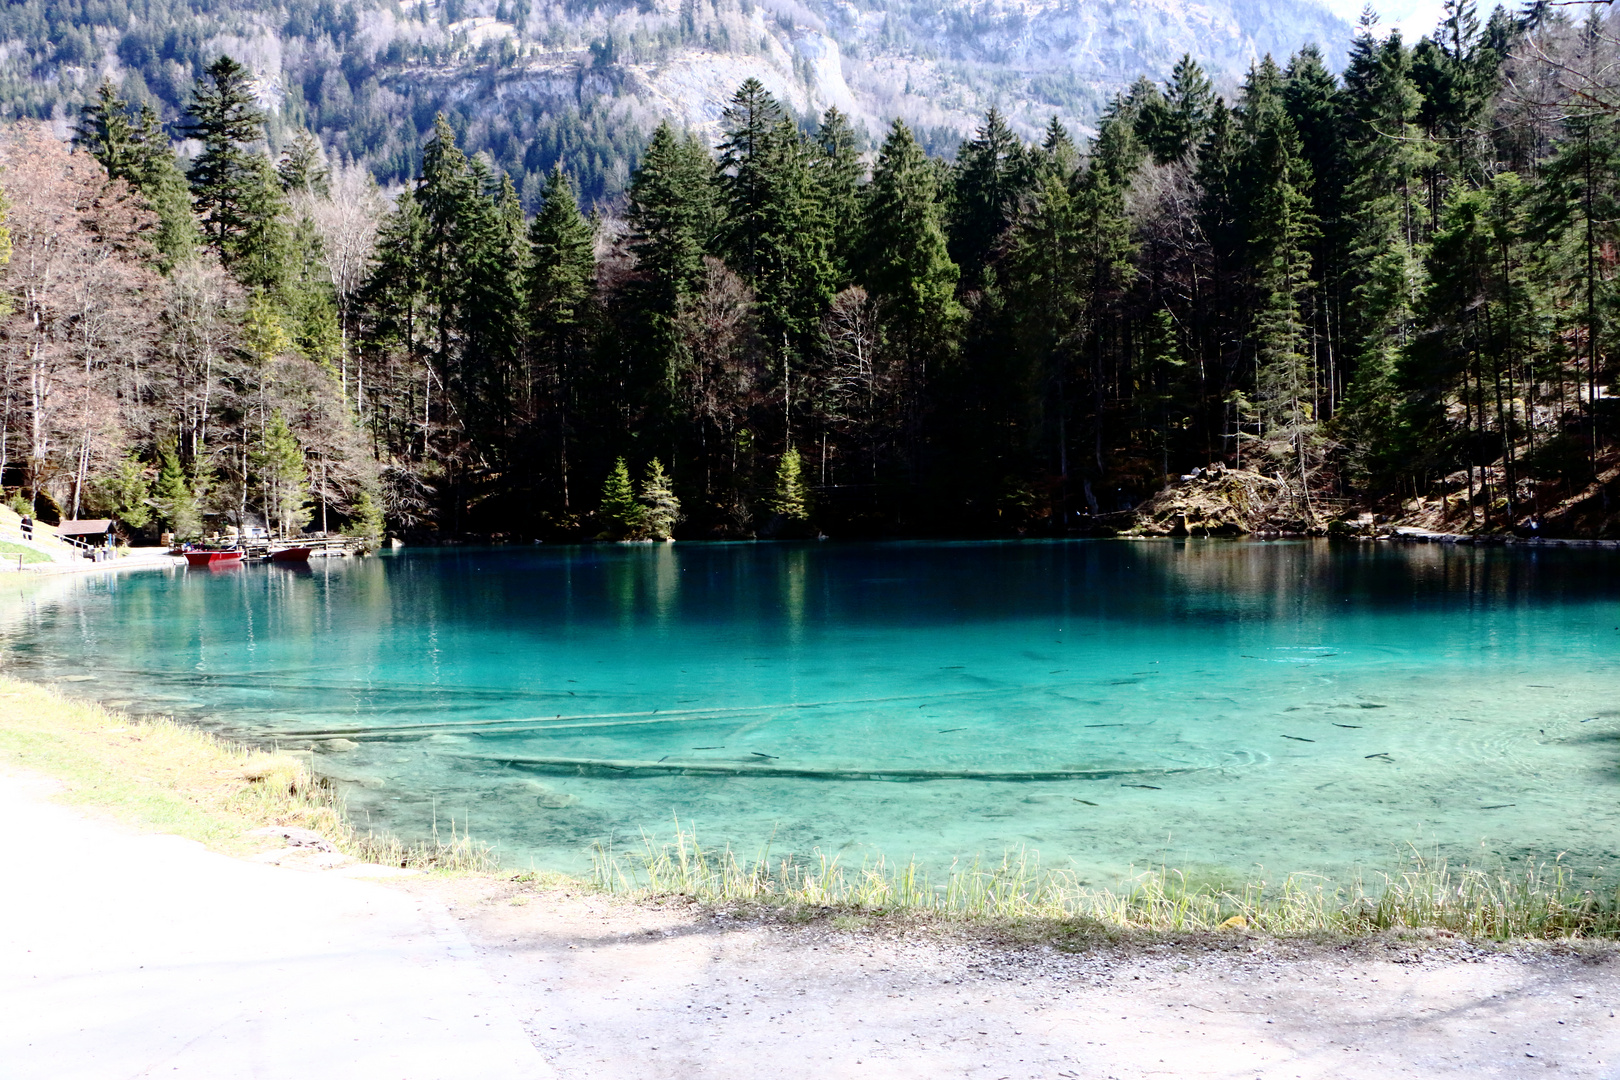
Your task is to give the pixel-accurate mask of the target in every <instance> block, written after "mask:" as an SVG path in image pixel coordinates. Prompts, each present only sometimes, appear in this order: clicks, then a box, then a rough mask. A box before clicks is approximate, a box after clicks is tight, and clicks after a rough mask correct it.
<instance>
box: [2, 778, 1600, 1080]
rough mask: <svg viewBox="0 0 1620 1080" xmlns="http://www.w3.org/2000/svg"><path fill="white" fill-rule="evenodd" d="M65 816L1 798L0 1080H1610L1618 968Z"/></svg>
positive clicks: (1533, 952) (1443, 946) (1582, 955)
mask: <svg viewBox="0 0 1620 1080" xmlns="http://www.w3.org/2000/svg"><path fill="white" fill-rule="evenodd" d="M58 790H59V785H57V784H56V782H54V781H51V780H47V779H44V778H42V777H39V776H37V775H36V774H30V773H26V772H23V771H20V770H15V771H0V814H3V815H4V817H5V820H6V821H7V824H8V826H9V832H10V834H11V835H10V845H11V859H10V866H11V868H12V869H11V870H10V871H9V873H8V877H9V879H10V880H9V881H8V887H7V888H5V889H3V890H0V1018H3V1019H0V1062H4V1063H5V1064H4V1067H3V1068H0V1073H3V1074H4V1075H5V1076H6V1077H7V1078H8V1080H11V1078H16V1080H34V1078H41V1080H43V1078H47V1077H48V1078H50V1080H70V1078H80V1077H82V1078H86V1080H89V1078H98V1080H99V1078H105V1077H135V1076H152V1077H157V1076H167V1077H178V1078H184V1077H197V1078H204V1077H206V1078H210V1080H215V1078H225V1077H230V1078H238V1077H253V1078H260V1077H263V1078H282V1077H286V1078H292V1077H298V1078H301V1080H324V1078H327V1077H331V1078H338V1077H344V1078H351V1077H356V1078H371V1077H377V1078H401V1080H418V1078H420V1080H429V1078H457V1080H459V1078H463V1077H465V1078H468V1080H471V1078H475V1077H476V1078H479V1080H504V1078H507V1077H512V1078H519V1077H522V1078H546V1077H552V1076H557V1077H562V1078H564V1080H572V1078H580V1080H585V1078H591V1080H600V1078H621V1077H622V1078H626V1080H631V1078H634V1080H655V1078H663V1077H669V1078H672V1080H673V1078H677V1077H679V1078H682V1080H688V1078H692V1077H703V1078H711V1077H712V1078H732V1077H736V1078H739V1080H740V1078H743V1077H748V1078H757V1077H758V1076H760V1075H761V1074H762V1073H768V1074H769V1075H771V1076H772V1077H773V1080H788V1078H798V1077H805V1078H810V1077H816V1078H824V1077H986V1078H1002V1077H1006V1078H1026V1077H1031V1078H1033V1077H1085V1078H1102V1077H1120V1078H1125V1077H1153V1076H1162V1077H1222V1078H1225V1077H1231V1078H1241V1077H1263V1078H1267V1080H1269V1078H1272V1077H1277V1078H1283V1077H1307V1078H1327V1077H1369V1078H1370V1077H1388V1076H1423V1077H1446V1076H1456V1077H1463V1076H1467V1077H1475V1078H1477V1077H1522V1076H1527V1075H1551V1076H1559V1077H1594V1078H1596V1077H1614V1076H1617V1075H1620V1019H1616V1016H1615V1014H1616V1013H1617V1012H1620V949H1617V948H1616V947H1615V946H1613V945H1610V944H1583V945H1578V946H1572V945H1549V944H1521V945H1514V946H1504V947H1491V946H1483V947H1479V946H1474V945H1471V944H1466V943H1462V942H1445V941H1438V942H1427V941H1419V942H1416V943H1414V942H1412V941H1409V940H1408V941H1398V940H1395V939H1392V938H1374V939H1370V940H1366V941H1361V942H1357V943H1353V944H1349V945H1330V944H1309V943H1294V942H1277V941H1272V940H1268V939H1263V938H1251V937H1247V936H1242V935H1230V936H1222V935H1196V936H1195V935H1189V936H1187V937H1186V939H1184V940H1182V941H1180V942H1172V941H1169V940H1166V939H1151V940H1150V941H1148V942H1146V943H1144V942H1138V943H1136V944H1125V945H1117V946H1110V945H1098V946H1093V947H1088V948H1086V949H1082V950H1079V951H1076V952H1072V953H1069V952H1060V951H1057V950H1056V949H1053V948H1052V947H1051V946H1048V945H1018V944H1011V945H1009V944H1006V943H996V942H994V941H989V940H978V941H976V940H974V939H972V938H969V937H964V936H963V935H961V934H959V933H954V932H941V931H937V930H932V929H929V928H928V927H913V928H911V929H909V930H907V929H901V930H899V931H894V930H883V929H875V928H874V927H873V926H872V925H869V924H865V923H863V921H862V920H859V919H838V920H833V921H828V920H814V921H812V922H810V923H808V924H804V925H797V926H786V925H781V924H779V923H774V922H766V921H754V920H750V919H747V918H741V917H738V916H735V915H730V916H727V915H717V914H715V913H712V912H708V911H703V910H700V909H697V908H695V907H692V906H689V905H686V904H684V903H679V902H671V903H665V904H657V903H632V902H629V901H624V900H618V899H614V898H611V897H607V896H603V895H600V894H595V893H591V892H588V891H584V890H566V889H564V890H556V889H551V890H537V889H535V888H533V887H531V886H525V885H523V884H520V883H517V882H514V881H511V880H506V879H500V878H496V877H490V876H477V875H467V876H450V877H440V876H431V875H429V876H420V877H410V878H395V879H391V880H387V881H380V880H357V879H355V878H352V877H346V876H344V874H345V871H344V870H324V871H318V870H311V869H294V868H290V867H288V866H272V865H266V864H264V863H254V862H249V861H246V860H242V859H236V858H231V857H229V856H226V855H222V854H217V853H213V852H210V851H207V850H206V849H204V848H203V847H202V846H201V845H200V844H197V843H194V842H192V841H187V840H182V839H180V838H178V837H172V836H153V835H142V834H140V833H137V832H134V831H132V830H130V829H129V828H127V827H125V826H123V825H119V824H114V823H111V822H109V821H107V820H104V819H101V818H98V817H92V816H87V815H86V814H85V813H83V812H81V811H78V810H73V809H69V808H67V807H64V806H61V805H58V804H56V803H54V802H52V801H51V797H52V795H53V793H54V792H56V791H58ZM306 865H314V864H306ZM525 1035H526V1036H527V1038H525Z"/></svg>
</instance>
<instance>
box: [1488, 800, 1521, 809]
mask: <svg viewBox="0 0 1620 1080" xmlns="http://www.w3.org/2000/svg"><path fill="white" fill-rule="evenodd" d="M1518 805H1519V804H1518V803H1511V802H1505V803H1497V804H1496V805H1495V806H1482V807H1480V809H1481V810H1506V809H1507V808H1508V807H1510V806H1518Z"/></svg>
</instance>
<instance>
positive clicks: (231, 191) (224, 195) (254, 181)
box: [182, 56, 265, 261]
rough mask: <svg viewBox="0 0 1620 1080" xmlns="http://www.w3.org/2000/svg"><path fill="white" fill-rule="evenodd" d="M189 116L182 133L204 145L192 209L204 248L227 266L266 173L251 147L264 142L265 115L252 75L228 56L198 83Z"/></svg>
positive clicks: (195, 167)
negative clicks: (204, 239) (206, 245)
mask: <svg viewBox="0 0 1620 1080" xmlns="http://www.w3.org/2000/svg"><path fill="white" fill-rule="evenodd" d="M188 112H189V115H190V120H189V121H188V122H187V123H186V125H185V126H184V127H183V128H182V131H183V132H184V134H185V135H186V136H188V137H189V138H193V139H197V140H199V141H200V142H201V143H202V153H200V154H198V155H197V157H196V159H195V160H194V161H193V162H192V166H191V193H192V201H193V205H194V207H195V209H196V211H197V214H198V216H199V217H200V218H201V219H202V225H203V233H204V235H205V236H206V237H207V240H208V243H209V244H210V245H212V246H213V247H214V248H215V249H216V250H217V251H219V252H220V255H221V257H222V258H225V259H227V261H228V260H229V255H230V254H231V244H232V242H233V241H235V240H236V238H237V237H239V236H240V235H241V234H242V233H244V232H246V231H247V229H248V228H249V223H250V221H251V220H252V218H253V210H252V209H251V208H250V207H249V206H248V205H247V204H248V203H249V200H251V199H254V198H255V197H256V193H257V192H258V191H259V190H260V189H261V188H262V187H263V184H264V169H263V168H261V167H260V163H259V157H258V155H255V154H252V153H250V151H249V147H251V146H252V145H254V144H255V143H258V142H261V141H263V139H264V121H265V113H264V111H263V110H261V109H260V108H259V106H258V102H257V98H256V96H255V94H254V89H253V80H252V76H251V75H250V74H249V73H248V70H247V69H246V68H244V67H243V66H242V65H241V64H238V63H237V62H236V61H235V60H232V59H231V58H230V57H228V56H221V57H220V58H219V59H218V60H215V61H214V62H213V63H212V64H210V65H208V68H207V70H206V71H205V73H204V75H203V77H202V78H199V79H198V80H197V84H196V86H195V87H194V88H193V90H192V100H191V105H190V108H189V110H188Z"/></svg>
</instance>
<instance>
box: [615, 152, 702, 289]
mask: <svg viewBox="0 0 1620 1080" xmlns="http://www.w3.org/2000/svg"><path fill="white" fill-rule="evenodd" d="M713 175H714V163H713V162H712V161H710V159H709V155H708V153H707V152H706V151H705V150H704V149H703V147H702V146H701V145H700V144H698V143H697V142H696V141H695V140H694V139H692V138H690V137H689V138H686V139H682V138H680V137H678V136H677V135H676V134H675V129H674V128H673V127H671V126H670V125H669V123H668V122H667V121H666V122H665V123H662V124H660V125H658V129H657V130H656V131H654V132H653V137H652V141H651V142H649V143H648V144H647V151H646V153H645V154H644V155H643V156H642V159H641V167H640V168H638V169H637V170H636V174H635V176H634V177H633V178H632V179H631V182H630V192H629V196H630V205H629V209H628V212H627V215H626V216H627V218H628V219H629V222H630V228H631V241H630V243H631V250H632V251H634V252H635V254H636V259H637V262H638V264H639V266H640V268H641V270H642V272H643V275H644V277H645V278H646V279H647V280H648V281H649V282H650V283H651V284H652V285H653V292H654V295H655V297H656V304H657V307H658V309H659V310H660V311H661V312H669V313H673V311H674V307H675V304H674V301H675V298H676V297H678V296H682V295H685V294H687V293H690V292H691V291H692V290H693V289H694V288H695V287H696V284H697V281H698V278H699V277H700V276H701V274H702V271H703V253H704V251H705V249H706V248H707V247H708V244H709V239H710V237H711V235H712V233H713V227H714V195H713V185H712V184H711V182H710V181H711V178H712V177H713Z"/></svg>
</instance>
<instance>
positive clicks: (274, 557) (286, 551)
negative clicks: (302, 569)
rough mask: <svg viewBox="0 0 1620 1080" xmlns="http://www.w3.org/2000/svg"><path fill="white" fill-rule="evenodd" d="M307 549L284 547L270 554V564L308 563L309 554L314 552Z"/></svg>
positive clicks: (312, 549) (311, 549)
mask: <svg viewBox="0 0 1620 1080" xmlns="http://www.w3.org/2000/svg"><path fill="white" fill-rule="evenodd" d="M314 550H315V549H314V548H309V547H286V548H281V549H280V550H278V551H272V552H271V553H270V561H271V562H309V553H310V552H312V551H314Z"/></svg>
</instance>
